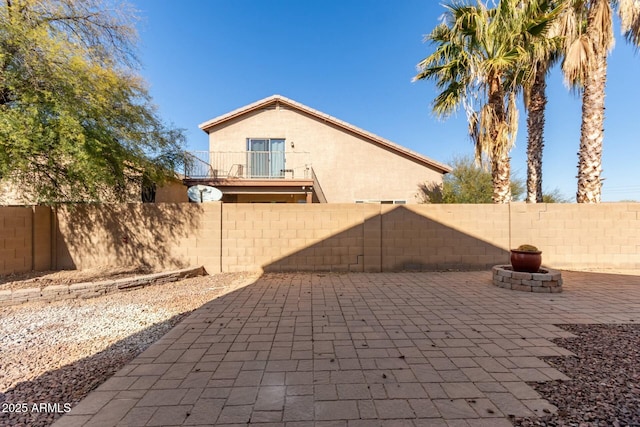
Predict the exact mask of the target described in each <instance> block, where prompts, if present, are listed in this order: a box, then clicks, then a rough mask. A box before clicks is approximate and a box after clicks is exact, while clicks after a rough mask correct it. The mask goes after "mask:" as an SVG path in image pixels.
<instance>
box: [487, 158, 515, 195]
mask: <svg viewBox="0 0 640 427" xmlns="http://www.w3.org/2000/svg"><path fill="white" fill-rule="evenodd" d="M491 181H492V183H493V196H492V200H493V203H509V202H510V201H511V159H510V158H509V153H508V152H507V151H504V150H503V151H502V152H500V153H497V152H496V153H495V154H494V155H493V156H492V159H491Z"/></svg>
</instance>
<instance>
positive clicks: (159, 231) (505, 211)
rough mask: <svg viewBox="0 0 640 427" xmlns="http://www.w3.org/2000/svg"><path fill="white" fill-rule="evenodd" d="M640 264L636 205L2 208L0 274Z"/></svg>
mask: <svg viewBox="0 0 640 427" xmlns="http://www.w3.org/2000/svg"><path fill="white" fill-rule="evenodd" d="M523 243H529V244H534V245H536V246H538V247H539V248H540V249H541V250H542V251H543V263H544V264H545V265H547V266H549V267H552V268H585V267H588V268H630V269H635V268H640V255H639V253H640V204H638V203H606V204H604V203H603V204H599V205H577V204H531V205H528V204H524V203H512V204H508V205H373V204H312V205H296V204H282V205H279V204H278V205H273V204H222V203H219V202H215V203H207V204H202V205H199V204H189V203H158V204H120V205H80V206H72V207H68V206H65V207H59V208H48V207H40V206H38V207H2V208H0V254H1V255H2V258H1V260H0V274H7V273H12V272H23V271H30V270H47V269H73V268H89V267H93V266H98V265H106V264H116V265H122V264H128V263H140V262H142V263H146V264H149V265H151V266H154V267H157V268H165V269H168V268H178V267H185V266H200V265H203V266H204V267H205V269H206V270H207V271H208V272H209V273H216V272H221V271H223V272H227V271H240V270H264V271H297V270H319V271H320V270H322V271H367V272H378V271H402V270H425V271H428V270H446V269H485V268H489V267H490V266H493V265H496V264H504V263H508V257H509V253H508V250H509V248H512V247H516V246H518V245H520V244H523Z"/></svg>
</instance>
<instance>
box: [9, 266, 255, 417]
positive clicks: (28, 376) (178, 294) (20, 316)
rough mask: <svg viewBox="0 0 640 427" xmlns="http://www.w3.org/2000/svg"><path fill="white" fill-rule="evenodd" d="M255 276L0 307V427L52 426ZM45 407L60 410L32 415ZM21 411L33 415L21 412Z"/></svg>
mask: <svg viewBox="0 0 640 427" xmlns="http://www.w3.org/2000/svg"><path fill="white" fill-rule="evenodd" d="M69 274H71V273H67V275H69ZM78 274H81V273H78ZM257 277H258V275H256V274H254V273H227V274H218V275H213V276H202V277H194V278H190V279H185V280H182V281H179V282H174V283H169V284H163V285H156V286H150V287H146V288H143V289H139V290H134V291H130V292H121V293H116V294H110V295H107V296H104V297H100V298H94V299H89V300H67V301H59V302H54V303H29V304H24V305H21V306H13V307H5V308H0V330H1V331H2V334H1V335H0V409H1V410H0V425H2V426H5V425H9V426H14V425H15V426H30V427H31V426H47V425H50V424H51V423H52V422H53V421H54V420H55V419H57V418H59V417H60V416H61V415H62V413H63V412H64V404H65V403H67V404H68V403H70V404H71V405H72V406H74V405H75V404H77V403H78V402H79V401H80V400H81V399H82V398H84V397H85V396H86V395H87V394H89V392H90V391H91V390H93V389H95V388H96V387H97V386H98V385H100V384H101V383H103V382H104V381H105V380H107V379H108V378H109V377H110V376H112V375H113V374H114V373H115V372H116V371H117V370H118V369H120V368H121V367H122V366H124V365H125V364H127V363H128V362H129V361H131V360H132V359H133V358H135V357H136V356H137V355H138V354H140V353H141V352H142V351H144V350H145V349H146V348H147V347H149V346H150V345H151V344H152V343H153V342H155V341H157V340H158V339H159V338H160V337H162V335H164V334H165V333H166V332H168V331H169V330H170V329H171V328H172V327H173V326H174V325H176V324H177V323H178V322H179V321H180V320H181V319H183V318H184V317H185V316H186V315H187V314H188V313H189V312H191V311H192V310H194V309H196V308H198V307H200V306H201V305H202V304H204V303H206V302H207V301H210V300H212V299H214V298H216V297H218V296H220V295H223V294H225V293H228V292H231V291H233V290H235V289H238V288H240V287H242V286H245V285H247V284H250V283H252V282H253V281H255V279H256V278H257ZM101 278H102V277H101ZM67 279H68V277H67ZM64 280H66V279H64ZM83 280H84V279H83ZM43 403H44V404H53V405H55V404H58V405H59V406H58V409H56V407H55V406H54V407H53V408H52V407H51V406H50V407H49V408H47V409H45V410H43V411H38V410H35V411H34V410H33V409H34V408H33V404H38V405H40V404H43ZM16 404H18V405H19V406H16ZM23 404H26V406H27V408H28V409H29V410H28V411H27V412H23V411H20V412H18V411H19V410H20V409H23V406H22V405H23Z"/></svg>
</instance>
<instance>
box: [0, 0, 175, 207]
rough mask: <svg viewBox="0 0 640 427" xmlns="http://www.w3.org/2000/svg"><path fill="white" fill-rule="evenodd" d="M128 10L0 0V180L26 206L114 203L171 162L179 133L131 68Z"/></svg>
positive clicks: (87, 0)
mask: <svg viewBox="0 0 640 427" xmlns="http://www.w3.org/2000/svg"><path fill="white" fill-rule="evenodd" d="M108 6H110V8H109V7H108ZM134 16H135V15H134V14H133V13H132V10H131V8H130V6H128V5H126V4H115V3H114V2H108V3H107V2H106V1H105V2H103V1H100V0H82V1H77V0H5V2H4V4H1V5H0V178H1V179H3V180H10V181H13V182H16V183H19V184H25V183H26V184H28V186H29V188H30V190H31V196H32V197H33V201H34V202H48V203H52V202H61V201H84V200H87V199H89V200H100V199H102V200H105V199H110V198H116V199H121V198H123V197H124V196H125V195H126V193H127V188H128V187H129V186H130V183H131V181H132V180H133V181H136V182H141V181H143V180H146V181H149V180H151V181H154V182H162V180H163V179H164V178H165V177H167V176H168V175H170V174H172V173H173V172H172V171H173V170H175V168H176V166H177V164H178V163H179V162H180V159H181V157H182V155H181V150H180V146H181V144H182V143H183V140H184V137H183V134H182V131H180V130H176V129H173V128H172V127H169V126H167V125H165V124H164V123H163V122H162V120H161V119H160V117H159V116H158V114H157V112H156V110H155V108H154V107H153V105H152V104H151V99H150V97H149V94H148V91H147V89H146V87H145V83H144V82H143V80H142V79H141V78H140V77H139V76H138V75H137V74H136V67H137V61H136V57H135V55H134V48H135V42H136V32H135V27H134V25H133V20H132V19H133V18H132V17H134Z"/></svg>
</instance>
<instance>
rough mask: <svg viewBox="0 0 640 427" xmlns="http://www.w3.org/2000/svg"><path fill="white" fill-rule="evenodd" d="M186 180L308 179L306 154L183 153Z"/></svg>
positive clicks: (309, 168) (277, 152)
mask: <svg viewBox="0 0 640 427" xmlns="http://www.w3.org/2000/svg"><path fill="white" fill-rule="evenodd" d="M185 155H186V157H185V168H184V176H185V178H188V179H311V178H312V176H311V161H310V158H311V156H310V155H309V153H302V152H285V151H242V152H215V151H190V152H187V153H185Z"/></svg>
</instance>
